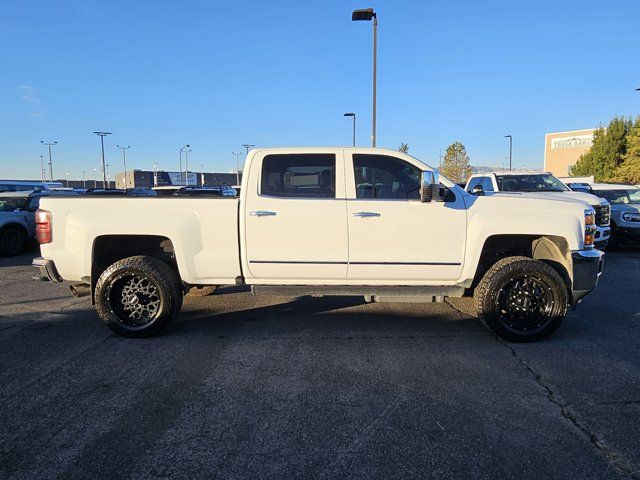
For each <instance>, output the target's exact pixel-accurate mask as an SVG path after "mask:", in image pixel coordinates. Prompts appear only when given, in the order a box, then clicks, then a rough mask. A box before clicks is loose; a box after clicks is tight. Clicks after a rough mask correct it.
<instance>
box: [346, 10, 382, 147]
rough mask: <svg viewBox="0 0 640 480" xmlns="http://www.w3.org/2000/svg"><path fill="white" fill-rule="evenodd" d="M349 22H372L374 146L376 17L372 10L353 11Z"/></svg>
mask: <svg viewBox="0 0 640 480" xmlns="http://www.w3.org/2000/svg"><path fill="white" fill-rule="evenodd" d="M351 20H352V21H354V22H359V21H366V22H370V21H372V20H373V105H372V121H371V146H372V147H375V146H376V93H377V92H376V88H377V86H376V83H377V75H378V73H377V67H378V15H377V14H376V12H374V11H373V8H365V9H361V10H354V11H353V13H352V14H351Z"/></svg>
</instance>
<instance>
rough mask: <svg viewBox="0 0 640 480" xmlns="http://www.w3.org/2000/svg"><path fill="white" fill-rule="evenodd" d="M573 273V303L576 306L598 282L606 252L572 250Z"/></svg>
mask: <svg viewBox="0 0 640 480" xmlns="http://www.w3.org/2000/svg"><path fill="white" fill-rule="evenodd" d="M571 258H572V260H573V272H572V273H573V275H572V279H573V281H572V285H571V305H572V306H573V307H575V306H576V305H577V304H578V302H580V300H582V299H583V298H584V297H585V296H586V295H587V294H588V293H589V292H591V290H593V289H594V288H595V286H596V285H597V283H598V278H599V277H600V275H601V274H602V267H603V265H604V253H602V252H601V251H600V250H595V249H593V250H577V251H574V252H571Z"/></svg>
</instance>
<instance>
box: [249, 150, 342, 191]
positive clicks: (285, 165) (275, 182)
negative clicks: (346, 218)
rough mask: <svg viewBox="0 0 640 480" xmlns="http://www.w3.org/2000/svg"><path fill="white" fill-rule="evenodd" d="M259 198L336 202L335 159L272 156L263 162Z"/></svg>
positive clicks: (326, 155) (314, 155)
mask: <svg viewBox="0 0 640 480" xmlns="http://www.w3.org/2000/svg"><path fill="white" fill-rule="evenodd" d="M260 178H261V179H260V195H263V196H271V197H283V198H335V197H336V156H335V154H331V153H307V154H302V153H300V154H298V153H295V154H271V155H267V156H265V157H264V159H263V160H262V171H261V177H260Z"/></svg>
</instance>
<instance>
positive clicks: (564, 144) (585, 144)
mask: <svg viewBox="0 0 640 480" xmlns="http://www.w3.org/2000/svg"><path fill="white" fill-rule="evenodd" d="M592 143H593V135H575V136H573V137H558V138H552V139H551V149H555V148H590V147H591V144H592Z"/></svg>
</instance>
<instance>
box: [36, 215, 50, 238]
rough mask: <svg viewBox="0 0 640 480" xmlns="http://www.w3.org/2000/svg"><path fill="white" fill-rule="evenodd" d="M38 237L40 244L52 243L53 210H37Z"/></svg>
mask: <svg viewBox="0 0 640 480" xmlns="http://www.w3.org/2000/svg"><path fill="white" fill-rule="evenodd" d="M36 238H37V239H38V243H39V244H43V243H51V241H52V235H51V212H50V211H49V210H40V209H38V210H36Z"/></svg>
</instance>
